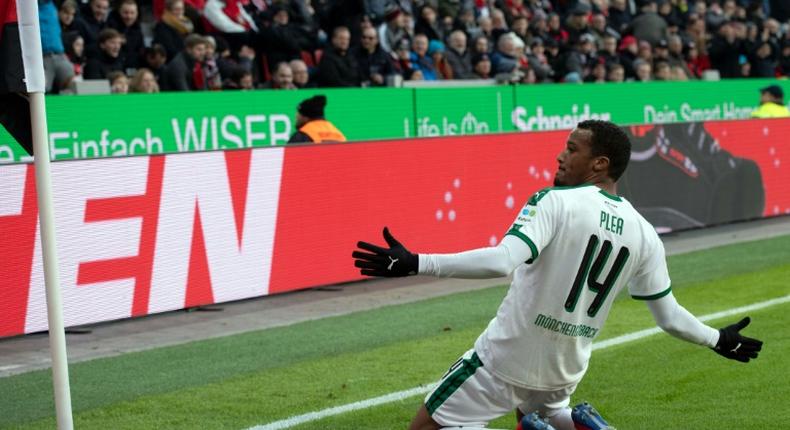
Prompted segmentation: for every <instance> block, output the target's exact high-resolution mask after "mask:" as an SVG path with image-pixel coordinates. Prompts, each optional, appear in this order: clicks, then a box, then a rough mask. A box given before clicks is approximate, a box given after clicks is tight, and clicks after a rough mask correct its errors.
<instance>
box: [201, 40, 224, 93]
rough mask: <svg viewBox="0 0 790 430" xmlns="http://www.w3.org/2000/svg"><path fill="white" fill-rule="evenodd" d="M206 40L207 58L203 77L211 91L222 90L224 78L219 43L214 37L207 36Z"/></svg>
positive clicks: (204, 63)
mask: <svg viewBox="0 0 790 430" xmlns="http://www.w3.org/2000/svg"><path fill="white" fill-rule="evenodd" d="M205 39H206V57H205V59H204V60H203V75H204V76H205V78H206V86H207V87H208V89H210V90H215V91H216V90H221V89H222V77H221V76H220V69H219V64H218V62H217V59H218V58H219V54H218V53H217V41H216V39H214V37H212V36H205Z"/></svg>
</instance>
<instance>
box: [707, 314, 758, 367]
mask: <svg viewBox="0 0 790 430" xmlns="http://www.w3.org/2000/svg"><path fill="white" fill-rule="evenodd" d="M749 322H751V320H750V319H749V317H746V318H744V319H742V320H740V321H739V322H738V323H736V324H733V325H728V326H727V327H724V328H722V329H719V342H718V343H717V344H716V347H715V348H713V350H714V351H716V353H717V354H719V355H721V356H722V357H727V358H729V359H730V360H738V361H740V362H743V363H748V362H749V360H750V359H752V358H757V353H758V352H759V351H760V350H761V349H762V348H763V342H762V341H759V340H757V339H752V338H750V337H746V336H741V334H740V333H739V332H740V331H741V330H743V328H744V327H746V326H747V325H749Z"/></svg>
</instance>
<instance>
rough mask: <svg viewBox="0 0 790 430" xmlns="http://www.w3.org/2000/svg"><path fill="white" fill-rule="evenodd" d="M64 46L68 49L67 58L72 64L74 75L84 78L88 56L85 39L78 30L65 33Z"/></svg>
mask: <svg viewBox="0 0 790 430" xmlns="http://www.w3.org/2000/svg"><path fill="white" fill-rule="evenodd" d="M63 46H64V48H65V50H66V58H68V59H69V61H70V62H71V64H72V67H73V69H74V76H75V77H80V78H82V71H83V70H84V69H85V63H86V62H87V61H88V58H87V57H86V56H85V41H84V40H83V39H82V36H80V34H79V33H77V32H76V31H73V32H70V33H67V34H64V35H63Z"/></svg>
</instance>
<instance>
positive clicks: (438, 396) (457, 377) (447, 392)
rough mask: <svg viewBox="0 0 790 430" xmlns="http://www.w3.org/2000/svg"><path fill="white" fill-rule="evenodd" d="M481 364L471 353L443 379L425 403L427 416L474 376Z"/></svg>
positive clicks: (475, 354)
mask: <svg viewBox="0 0 790 430" xmlns="http://www.w3.org/2000/svg"><path fill="white" fill-rule="evenodd" d="M482 366H483V362H482V361H480V357H478V356H477V353H476V352H474V353H472V356H471V357H469V359H464V360H463V364H461V367H459V368H458V369H457V370H456V371H455V372H453V373H452V374H451V375H449V376H448V377H447V378H445V379H444V380H443V381H442V383H441V384H439V386H438V387H436V390H434V391H433V394H431V397H430V398H429V399H428V401H427V402H425V407H426V408H427V409H428V414H429V415H433V413H434V412H436V410H437V409H439V406H441V405H442V403H444V401H445V400H447V399H448V398H449V397H450V396H452V395H453V393H454V392H455V391H456V390H457V389H458V387H460V386H461V384H463V383H464V381H466V380H467V379H469V377H470V376H472V375H474V374H475V371H476V370H477V368H478V367H482Z"/></svg>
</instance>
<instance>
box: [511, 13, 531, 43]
mask: <svg viewBox="0 0 790 430" xmlns="http://www.w3.org/2000/svg"><path fill="white" fill-rule="evenodd" d="M510 28H511V29H512V31H513V34H515V35H516V36H518V38H519V39H521V41H522V42H524V45H529V44H530V43H532V34H531V33H530V32H529V20H528V19H527V17H526V16H517V17H516V18H514V19H513V22H512V23H511V25H510Z"/></svg>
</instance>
